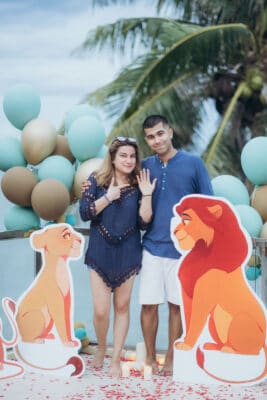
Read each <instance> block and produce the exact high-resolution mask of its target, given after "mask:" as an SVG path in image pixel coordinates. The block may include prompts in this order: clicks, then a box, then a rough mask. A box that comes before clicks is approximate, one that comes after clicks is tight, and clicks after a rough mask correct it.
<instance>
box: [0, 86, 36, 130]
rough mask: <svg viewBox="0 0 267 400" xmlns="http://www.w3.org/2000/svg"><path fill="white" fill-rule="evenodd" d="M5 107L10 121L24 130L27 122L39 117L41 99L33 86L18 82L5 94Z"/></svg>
mask: <svg viewBox="0 0 267 400" xmlns="http://www.w3.org/2000/svg"><path fill="white" fill-rule="evenodd" d="M3 109H4V113H5V115H6V117H7V119H8V120H9V122H11V124H12V125H14V126H15V127H16V128H17V129H20V130H22V129H23V128H24V126H25V125H26V124H27V122H29V121H31V120H32V119H34V118H36V117H38V115H39V112H40V109H41V99H40V96H39V94H38V93H37V91H36V90H35V89H34V88H33V87H32V86H30V85H27V84H18V85H15V86H12V87H11V88H10V89H9V90H8V91H7V93H6V94H5V95H4V100H3Z"/></svg>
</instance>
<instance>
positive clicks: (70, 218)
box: [65, 214, 76, 226]
mask: <svg viewBox="0 0 267 400" xmlns="http://www.w3.org/2000/svg"><path fill="white" fill-rule="evenodd" d="M65 222H66V223H67V224H69V225H71V226H75V225H76V217H75V215H73V214H67V215H66V219H65Z"/></svg>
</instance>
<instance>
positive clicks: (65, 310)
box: [16, 224, 84, 375]
mask: <svg viewBox="0 0 267 400" xmlns="http://www.w3.org/2000/svg"><path fill="white" fill-rule="evenodd" d="M30 240H31V245H32V247H33V248H34V249H35V250H37V251H42V259H43V264H42V267H41V270H40V272H39V273H38V275H37V276H36V278H35V280H34V281H33V283H32V285H31V286H30V288H29V289H28V290H27V292H26V293H25V294H24V295H22V297H21V298H20V299H19V301H18V303H17V305H16V310H17V312H16V322H17V325H18V329H19V334H20V338H21V341H22V343H24V344H39V345H46V346H44V348H45V347H47V346H48V343H49V341H50V342H53V341H54V342H55V339H59V341H60V342H61V344H63V345H64V347H69V348H72V347H74V348H75V351H76V352H78V346H79V345H80V342H79V340H77V339H75V336H74V328H73V321H72V308H73V290H72V279H71V276H70V273H69V267H68V261H69V259H71V258H74V259H75V258H79V257H80V256H81V253H82V249H83V243H84V240H83V237H82V236H81V235H80V234H79V233H77V232H75V231H74V229H72V227H71V226H70V225H68V224H54V225H50V226H47V227H46V228H44V229H42V230H40V231H36V232H34V233H32V235H31V237H30ZM52 330H53V331H52ZM55 336H57V337H55ZM24 347H25V346H24ZM26 347H27V346H26ZM35 349H37V347H35ZM39 349H40V346H39ZM46 351H49V350H48V348H47V349H46ZM53 351H55V350H53ZM17 353H18V356H19V357H20V358H21V359H22V360H23V361H24V362H26V363H28V364H31V366H32V367H36V368H38V365H34V364H33V363H32V362H29V360H26V359H25V354H24V355H22V352H21V346H20V343H19V346H18V347H17ZM55 357H56V355H55ZM68 361H69V360H68ZM69 362H70V363H73V364H75V371H74V372H73V373H72V375H78V374H80V373H81V371H82V369H83V363H82V360H81V359H80V357H78V356H77V357H73V360H72V361H69ZM60 367H63V366H58V367H55V368H60ZM47 369H49V366H48V368H47ZM52 369H54V367H53V368H52Z"/></svg>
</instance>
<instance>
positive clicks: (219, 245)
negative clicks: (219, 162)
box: [171, 195, 267, 385]
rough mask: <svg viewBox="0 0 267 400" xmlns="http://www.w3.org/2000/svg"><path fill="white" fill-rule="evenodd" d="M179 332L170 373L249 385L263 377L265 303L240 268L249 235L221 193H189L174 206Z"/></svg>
mask: <svg viewBox="0 0 267 400" xmlns="http://www.w3.org/2000/svg"><path fill="white" fill-rule="evenodd" d="M173 210H174V214H176V215H177V216H179V223H178V224H177V223H176V225H174V223H175V221H177V218H176V219H175V218H174V219H173V221H172V225H173V226H172V228H171V230H172V232H171V234H172V239H173V241H174V244H175V246H176V248H177V250H178V251H179V252H180V253H182V254H183V255H182V257H181V261H180V264H179V269H178V277H179V283H180V291H181V300H182V303H181V310H182V321H183V332H184V333H183V337H182V338H181V339H179V340H177V341H176V342H175V344H174V379H175V380H180V381H181V380H182V381H188V382H198V383H230V384H243V385H251V384H255V383H258V382H260V381H262V380H264V379H265V378H266V374H267V347H266V309H265V307H264V305H263V303H262V301H261V300H260V298H258V296H257V295H256V293H255V292H254V291H253V290H252V289H251V288H250V286H249V284H248V282H247V279H246V277H245V272H244V268H245V265H246V263H247V261H248V259H249V258H250V255H251V251H252V245H251V239H250V237H249V236H248V234H247V233H246V231H245V230H244V229H243V228H242V226H241V225H240V222H239V218H238V216H237V214H236V212H235V211H234V208H233V207H232V206H231V205H230V203H228V201H226V200H224V199H222V198H216V197H210V196H204V195H189V196H185V197H183V198H182V199H181V201H180V202H179V203H178V204H176V205H175V206H174V209H173Z"/></svg>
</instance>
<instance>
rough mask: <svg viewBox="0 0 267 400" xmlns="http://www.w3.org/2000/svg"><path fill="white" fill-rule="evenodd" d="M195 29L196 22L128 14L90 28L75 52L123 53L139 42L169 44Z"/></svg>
mask: <svg viewBox="0 0 267 400" xmlns="http://www.w3.org/2000/svg"><path fill="white" fill-rule="evenodd" d="M195 30H196V25H195V24H187V23H179V25H177V24H175V21H174V20H170V19H167V18H160V17H147V18H125V19H120V20H118V21H116V22H114V23H111V24H107V25H101V26H98V27H97V28H96V29H94V30H91V31H89V32H88V34H87V37H86V39H85V40H84V42H83V43H82V44H81V46H80V47H78V48H77V49H76V50H75V51H74V54H81V53H84V52H85V51H90V52H91V51H92V50H95V51H97V52H100V51H102V50H103V49H109V50H110V49H111V50H112V51H113V54H114V52H115V54H116V53H119V54H120V55H123V54H124V53H125V50H127V52H128V51H129V50H130V51H131V52H134V50H139V52H140V45H143V46H145V47H146V50H149V49H160V48H162V46H164V47H169V46H171V44H172V43H173V42H174V41H177V40H179V39H180V38H181V37H183V36H185V35H186V34H188V33H190V32H193V31H195Z"/></svg>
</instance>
